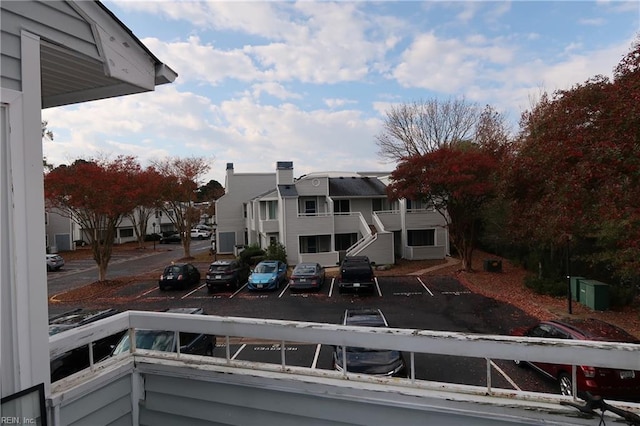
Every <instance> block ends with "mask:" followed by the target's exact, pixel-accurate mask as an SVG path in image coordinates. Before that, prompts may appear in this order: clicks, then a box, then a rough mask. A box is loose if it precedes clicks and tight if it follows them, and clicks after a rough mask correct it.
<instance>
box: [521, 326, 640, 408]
mask: <svg viewBox="0 0 640 426" xmlns="http://www.w3.org/2000/svg"><path fill="white" fill-rule="evenodd" d="M511 334H512V335H515V336H527V337H542V338H551V339H569V340H595V341H606V342H620V343H636V344H638V343H640V342H639V341H638V339H636V338H635V337H634V336H632V335H630V334H629V333H627V332H626V331H624V330H622V329H620V328H618V327H616V326H615V325H612V324H609V323H606V322H604V321H600V320H597V319H565V320H563V321H542V322H540V323H538V324H536V325H534V326H533V327H524V328H518V329H515V330H513V331H512V332H511ZM579 362H580V360H576V363H578V364H579ZM526 363H527V364H528V365H531V366H532V367H534V368H535V369H536V370H537V371H539V372H541V373H542V374H544V375H545V376H547V377H549V378H551V379H553V380H557V382H558V384H559V390H560V393H561V394H562V395H571V394H572V392H573V384H572V382H571V374H572V373H571V370H572V367H571V365H566V364H551V363H542V362H526ZM516 364H518V365H524V364H523V363H522V362H520V361H516ZM576 382H577V389H578V396H580V397H582V396H584V393H585V392H587V391H588V392H590V393H591V394H592V395H598V396H601V397H603V398H612V399H622V400H630V401H640V371H634V370H614V369H611V368H602V367H590V366H586V365H578V367H577V369H576Z"/></svg>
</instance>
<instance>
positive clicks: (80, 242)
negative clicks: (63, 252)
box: [73, 239, 89, 247]
mask: <svg viewBox="0 0 640 426" xmlns="http://www.w3.org/2000/svg"><path fill="white" fill-rule="evenodd" d="M73 244H75V245H76V247H84V246H87V245H89V243H88V242H86V241H85V240H82V239H80V240H74V241H73Z"/></svg>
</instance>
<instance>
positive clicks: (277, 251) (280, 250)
mask: <svg viewBox="0 0 640 426" xmlns="http://www.w3.org/2000/svg"><path fill="white" fill-rule="evenodd" d="M265 258H266V259H268V260H279V261H281V262H284V263H287V250H286V249H285V248H284V246H283V245H282V244H281V243H272V244H270V245H269V247H268V248H267V252H266V253H265Z"/></svg>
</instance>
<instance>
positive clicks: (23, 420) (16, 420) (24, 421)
mask: <svg viewBox="0 0 640 426" xmlns="http://www.w3.org/2000/svg"><path fill="white" fill-rule="evenodd" d="M0 424H2V425H35V424H37V422H36V419H34V418H33V417H17V416H2V417H0Z"/></svg>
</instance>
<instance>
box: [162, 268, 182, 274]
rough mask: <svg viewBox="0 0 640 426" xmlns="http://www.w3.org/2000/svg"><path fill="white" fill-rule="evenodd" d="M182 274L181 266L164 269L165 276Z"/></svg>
mask: <svg viewBox="0 0 640 426" xmlns="http://www.w3.org/2000/svg"><path fill="white" fill-rule="evenodd" d="M181 272H182V268H181V267H180V266H167V267H166V268H165V269H164V274H165V275H169V274H179V273H181Z"/></svg>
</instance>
